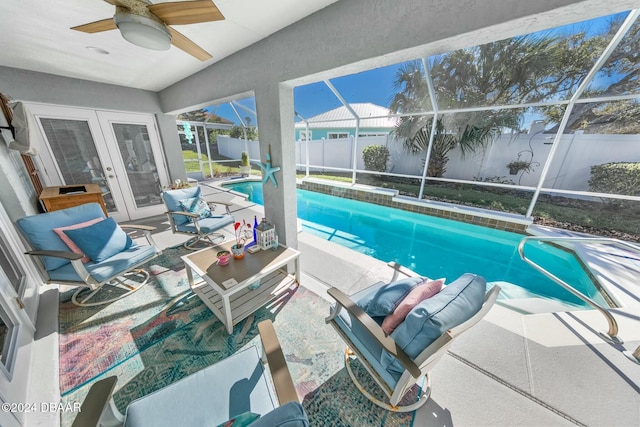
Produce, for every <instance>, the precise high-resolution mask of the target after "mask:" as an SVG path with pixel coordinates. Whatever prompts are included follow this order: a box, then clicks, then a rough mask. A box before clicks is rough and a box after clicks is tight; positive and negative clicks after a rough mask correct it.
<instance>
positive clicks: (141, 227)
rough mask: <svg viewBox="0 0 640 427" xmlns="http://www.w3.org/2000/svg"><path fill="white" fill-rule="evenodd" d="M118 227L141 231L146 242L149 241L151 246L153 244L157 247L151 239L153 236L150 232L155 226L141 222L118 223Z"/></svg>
mask: <svg viewBox="0 0 640 427" xmlns="http://www.w3.org/2000/svg"><path fill="white" fill-rule="evenodd" d="M120 228H122V229H128V230H134V231H141V232H142V233H143V234H144V237H145V239H147V242H149V244H150V245H151V246H155V247H156V249H157V248H158V245H156V242H155V241H154V240H153V236H152V235H151V232H152V231H153V230H155V229H156V227H153V226H151V225H141V224H120Z"/></svg>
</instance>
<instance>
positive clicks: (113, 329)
mask: <svg viewBox="0 0 640 427" xmlns="http://www.w3.org/2000/svg"><path fill="white" fill-rule="evenodd" d="M186 253H187V252H186V251H185V250H184V249H182V248H178V249H167V250H165V252H164V253H163V255H162V256H161V257H159V258H157V259H155V260H153V261H152V262H151V263H150V264H149V265H147V266H146V268H147V269H148V270H149V271H150V272H151V273H152V275H153V279H152V280H153V281H152V282H151V283H150V284H148V285H147V286H145V287H144V288H142V289H141V290H139V291H138V292H136V293H134V294H131V295H129V296H127V297H125V298H123V299H121V300H119V301H116V302H115V303H113V304H110V305H108V306H101V307H93V308H92V307H86V308H81V307H76V306H73V305H72V304H71V303H70V302H68V301H66V299H67V298H70V294H62V295H61V310H60V387H61V391H62V395H63V397H62V403H73V402H82V401H83V400H84V397H85V396H86V394H87V392H88V390H89V387H90V386H91V384H93V383H94V382H95V381H98V380H100V379H102V378H104V377H107V376H111V375H116V376H117V377H118V384H117V386H116V393H115V394H114V400H115V402H116V406H117V407H118V409H120V410H121V411H124V410H125V408H126V406H127V404H128V403H129V402H131V401H132V400H134V399H136V398H138V397H141V396H144V395H146V394H148V393H151V392H153V391H155V390H157V389H159V388H162V387H164V386H166V385H168V384H171V383H173V382H175V381H177V380H179V379H180V378H183V377H184V376H186V375H189V374H191V373H193V372H196V371H197V370H200V369H202V368H204V367H206V366H209V365H211V364H213V363H215V362H217V361H219V360H222V359H224V358H225V357H228V356H230V355H232V354H233V353H235V352H237V351H240V350H243V349H245V348H247V347H249V346H251V345H256V346H259V345H260V344H259V337H258V332H257V324H258V323H259V322H260V321H262V320H264V319H271V320H273V322H274V326H275V329H276V333H277V335H278V337H279V339H280V342H281V345H282V348H283V351H284V353H285V357H286V360H287V364H288V366H289V370H290V371H291V376H292V378H293V381H294V384H295V386H296V390H297V392H298V396H299V398H300V401H301V402H302V404H303V406H304V407H305V410H306V411H307V414H308V415H309V419H310V422H311V425H312V426H322V427H324V426H344V427H347V426H352V427H369V426H389V427H396V426H398V427H401V426H411V425H412V423H413V413H409V414H396V413H391V412H388V411H385V410H383V409H380V408H378V407H376V406H375V405H373V404H372V403H371V402H369V401H368V400H367V399H366V398H365V397H364V396H363V395H362V394H361V393H360V392H359V391H358V390H357V388H356V387H355V386H354V385H353V383H352V382H351V380H350V378H349V376H348V373H347V372H346V369H345V368H344V362H343V351H344V347H345V346H344V343H343V342H342V341H341V340H340V339H339V337H338V336H337V334H336V333H335V332H334V331H333V329H332V328H331V327H329V326H328V325H326V324H325V323H324V318H325V316H326V315H327V314H328V311H329V303H328V302H327V301H326V300H324V299H323V298H321V297H319V296H318V295H316V294H314V293H313V292H311V291H309V290H307V289H305V288H304V287H303V286H300V287H295V286H293V287H292V288H291V290H290V292H289V293H288V294H285V296H284V297H283V298H281V299H279V300H278V301H275V302H274V303H271V304H269V305H268V306H266V307H264V308H262V309H260V310H258V311H257V312H255V313H254V314H253V315H251V316H250V317H248V318H247V319H245V320H244V321H242V322H240V323H239V324H238V325H236V326H235V328H234V331H233V334H231V335H229V334H227V332H226V329H225V328H224V326H223V325H222V323H221V322H220V321H219V320H218V319H217V318H216V317H215V316H214V315H213V314H212V313H211V312H210V311H209V309H208V308H207V307H206V306H205V305H204V303H202V302H201V301H200V299H199V298H198V297H195V296H193V294H191V293H190V291H189V287H188V283H187V278H186V273H185V271H184V265H183V264H182V262H181V260H180V256H181V255H184V254H186ZM356 370H357V369H356ZM361 371H363V370H361ZM359 375H361V380H362V381H363V383H364V384H366V385H367V387H368V388H369V389H371V390H375V389H376V387H377V386H375V384H373V381H372V380H371V379H370V378H369V377H368V375H366V373H364V372H360V374H359ZM379 393H381V391H380V392H379ZM72 422H73V414H72V413H63V414H62V426H70V425H71V423H72Z"/></svg>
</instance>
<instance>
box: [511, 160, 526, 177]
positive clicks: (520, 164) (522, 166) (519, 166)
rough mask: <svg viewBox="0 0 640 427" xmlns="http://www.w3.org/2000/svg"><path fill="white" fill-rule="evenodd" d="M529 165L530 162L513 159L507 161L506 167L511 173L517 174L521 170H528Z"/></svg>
mask: <svg viewBox="0 0 640 427" xmlns="http://www.w3.org/2000/svg"><path fill="white" fill-rule="evenodd" d="M530 166H531V163H529V162H525V161H524V160H513V161H511V162H509V163H507V168H508V169H509V173H510V174H511V175H517V174H518V173H519V172H520V171H522V170H523V171H528V170H529V167H530Z"/></svg>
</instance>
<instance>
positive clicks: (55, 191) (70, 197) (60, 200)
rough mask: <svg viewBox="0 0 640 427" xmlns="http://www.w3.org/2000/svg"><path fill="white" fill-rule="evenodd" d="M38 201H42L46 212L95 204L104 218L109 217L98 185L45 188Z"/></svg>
mask: <svg viewBox="0 0 640 427" xmlns="http://www.w3.org/2000/svg"><path fill="white" fill-rule="evenodd" d="M40 200H42V203H43V204H44V208H45V209H46V211H47V212H51V211H57V210H60V209H66V208H70V207H72V206H78V205H83V204H85V203H92V202H95V203H99V204H100V206H102V210H103V211H104V214H105V216H109V214H108V213H107V207H106V206H105V204H104V200H103V198H102V190H101V189H100V186H99V185H98V184H78V185H63V186H60V187H45V188H44V189H43V190H42V193H40Z"/></svg>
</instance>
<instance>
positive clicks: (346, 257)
mask: <svg viewBox="0 0 640 427" xmlns="http://www.w3.org/2000/svg"><path fill="white" fill-rule="evenodd" d="M209 189H210V191H211V193H209ZM209 189H208V190H207V192H206V193H207V194H214V193H216V197H220V198H228V199H227V200H228V201H233V202H234V203H237V204H238V205H237V210H236V211H235V213H234V215H236V216H239V218H240V219H243V218H244V217H245V216H247V219H251V218H252V216H253V215H254V214H255V213H256V212H257V214H258V215H261V214H262V212H263V208H262V206H260V205H253V204H252V203H250V202H246V201H245V200H242V199H241V198H239V197H238V196H236V195H233V194H231V193H227V194H224V193H225V191H224V190H220V189H217V188H215V186H212V187H209ZM239 199H240V200H239ZM552 231H553V230H552ZM561 234H562V233H561ZM298 238H299V249H300V251H301V252H302V255H301V268H302V271H303V276H302V277H303V279H302V284H303V286H305V287H307V288H309V289H311V290H313V291H314V292H316V293H317V294H318V295H321V296H323V297H325V298H326V289H327V288H328V287H330V286H335V287H337V288H340V289H341V290H343V291H345V292H346V293H348V294H351V293H353V292H356V291H358V290H360V289H363V288H365V287H367V286H369V285H371V284H373V283H375V282H376V281H378V280H388V279H389V277H390V271H389V268H388V267H387V266H386V263H384V262H382V261H379V260H376V259H373V258H371V257H368V256H366V255H363V254H360V253H358V252H355V251H352V250H350V249H347V248H344V247H342V246H339V245H336V244H334V243H331V242H328V241H326V240H323V239H320V238H318V237H316V236H313V235H310V234H308V233H305V232H302V233H300V234H299V236H298ZM601 249H602V248H598V247H597V245H588V246H587V247H584V248H581V249H580V250H581V251H582V252H581V256H584V260H583V262H585V264H586V265H587V266H588V267H589V268H590V269H591V270H592V272H593V273H594V275H595V276H596V277H597V278H598V280H601V281H602V282H603V284H605V286H606V287H607V289H610V292H611V293H612V296H613V297H614V299H615V300H616V302H617V303H618V304H619V305H620V307H619V308H616V309H612V310H611V312H613V314H614V316H615V318H616V320H617V321H618V325H619V331H620V333H619V336H620V338H622V339H623V340H624V343H623V344H622V345H618V344H610V343H608V342H605V341H604V340H603V339H602V338H601V337H600V336H599V335H598V331H606V330H607V323H606V320H605V318H604V317H603V316H602V315H601V314H600V313H598V312H597V311H595V310H578V311H559V312H546V313H534V314H528V313H523V312H522V311H520V310H514V309H512V307H509V303H508V302H499V303H498V304H496V306H494V308H493V309H492V310H491V311H490V313H489V315H488V316H487V317H486V318H485V319H484V320H483V321H481V322H480V324H479V325H477V326H476V327H474V328H473V329H471V330H470V331H468V332H467V333H465V334H464V335H463V336H462V337H460V339H459V340H457V341H456V343H455V344H454V345H453V347H452V348H451V350H450V351H449V353H448V355H447V356H446V357H445V358H444V359H443V361H442V362H441V363H440V364H438V365H437V366H436V367H435V368H434V370H433V379H432V385H433V394H432V399H431V401H430V402H429V403H427V404H426V405H425V407H423V408H421V409H420V410H419V411H418V412H417V416H416V421H415V424H414V425H415V426H423V425H424V426H426V425H429V426H431V425H443V426H444V425H531V426H541V425H565V424H576V425H590V426H638V425H640V365H638V364H635V363H633V362H632V361H630V360H629V359H627V357H626V356H625V355H624V354H623V353H622V350H624V349H625V348H626V349H627V350H629V351H634V350H635V349H636V348H637V347H638V345H640V317H639V316H638V313H640V299H639V296H638V286H639V285H638V283H637V279H635V280H634V278H637V277H638V273H639V272H640V260H636V259H633V257H627V258H625V257H621V256H615V255H612V253H611V251H610V250H607V251H606V252H602V251H601ZM627 255H628V254H626V255H625V256H627ZM327 266H331V268H327ZM530 303H532V302H529V304H530Z"/></svg>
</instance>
